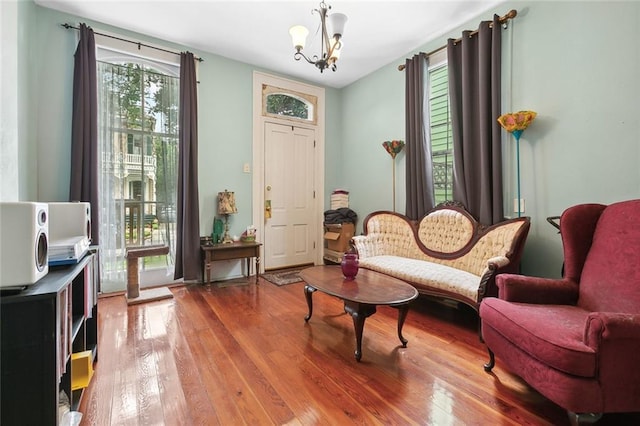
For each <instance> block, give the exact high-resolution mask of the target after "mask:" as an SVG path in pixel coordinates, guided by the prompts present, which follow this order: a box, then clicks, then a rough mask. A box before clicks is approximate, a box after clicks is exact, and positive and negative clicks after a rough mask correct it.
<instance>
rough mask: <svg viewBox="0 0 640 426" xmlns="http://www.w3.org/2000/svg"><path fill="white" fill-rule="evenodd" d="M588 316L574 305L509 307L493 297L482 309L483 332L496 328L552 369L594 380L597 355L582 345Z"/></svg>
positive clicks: (486, 300)
mask: <svg viewBox="0 0 640 426" xmlns="http://www.w3.org/2000/svg"><path fill="white" fill-rule="evenodd" d="M588 315H589V312H587V311H585V310H583V309H581V308H579V307H576V306H571V305H537V304H527V303H510V302H507V301H505V300H502V299H497V298H493V297H488V298H485V299H484V300H483V301H482V304H481V305H480V316H481V317H482V327H483V328H484V327H491V328H493V329H494V332H497V333H499V334H500V335H502V336H503V337H504V338H505V339H506V340H508V341H510V342H511V343H512V344H514V346H517V347H519V348H520V349H521V350H523V351H525V352H527V353H528V354H529V356H531V357H532V358H536V359H538V360H539V361H541V362H542V363H543V364H545V365H548V366H549V367H552V368H555V369H557V370H560V371H563V372H565V373H568V374H572V375H574V376H580V377H589V378H592V377H595V375H596V370H597V359H596V354H595V351H594V350H593V348H591V347H589V346H587V345H585V344H584V343H583V342H584V330H585V324H586V321H587V317H588ZM494 324H495V325H496V327H493V325H494Z"/></svg>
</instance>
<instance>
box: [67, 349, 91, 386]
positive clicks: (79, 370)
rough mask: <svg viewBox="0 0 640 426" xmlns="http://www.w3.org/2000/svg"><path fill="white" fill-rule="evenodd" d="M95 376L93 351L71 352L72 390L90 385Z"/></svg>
mask: <svg viewBox="0 0 640 426" xmlns="http://www.w3.org/2000/svg"><path fill="white" fill-rule="evenodd" d="M91 377H93V355H92V352H91V351H83V352H76V353H73V354H71V390H72V391H74V390H78V389H83V388H86V387H87V386H89V382H90V381H91Z"/></svg>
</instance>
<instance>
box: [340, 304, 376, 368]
mask: <svg viewBox="0 0 640 426" xmlns="http://www.w3.org/2000/svg"><path fill="white" fill-rule="evenodd" d="M344 311H345V312H346V313H348V314H349V315H351V317H352V318H353V328H354V329H355V332H356V352H355V358H356V361H360V359H362V333H363V331H364V320H366V319H367V317H370V316H371V315H373V314H375V313H376V307H375V305H364V304H361V303H357V302H348V301H345V302H344Z"/></svg>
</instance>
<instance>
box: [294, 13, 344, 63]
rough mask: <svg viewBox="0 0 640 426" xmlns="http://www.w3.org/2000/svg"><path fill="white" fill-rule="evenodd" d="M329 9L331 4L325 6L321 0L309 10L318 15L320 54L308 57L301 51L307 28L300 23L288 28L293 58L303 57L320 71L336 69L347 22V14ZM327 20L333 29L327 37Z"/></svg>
mask: <svg viewBox="0 0 640 426" xmlns="http://www.w3.org/2000/svg"><path fill="white" fill-rule="evenodd" d="M329 9H331V6H327V4H326V3H325V2H324V1H322V2H321V3H320V9H313V10H312V11H311V13H313V12H317V13H318V15H320V25H321V31H322V34H321V37H322V40H321V41H322V46H321V48H322V51H321V53H320V56H318V55H313V57H312V58H309V57H307V56H306V55H305V54H304V53H303V52H302V49H304V45H305V42H306V41H307V35H309V30H307V29H306V28H305V27H303V26H302V25H296V26H293V27H291V28H290V29H289V34H291V40H292V41H293V46H294V47H295V49H296V53H294V54H293V57H294V58H295V60H296V61H299V60H300V58H304V59H305V60H306V61H307V62H309V63H310V64H313V65H315V66H316V67H317V68H318V69H319V70H320V72H323V71H324V70H325V69H327V68H329V67H331V70H332V71H335V70H336V68H337V66H336V61H337V60H338V58H339V57H340V52H341V51H342V41H341V39H342V34H343V33H344V24H345V23H346V22H347V15H345V14H343V13H332V14H329V13H328V12H329ZM327 21H329V26H330V29H331V30H332V31H333V36H332V37H331V38H329V32H328V31H327Z"/></svg>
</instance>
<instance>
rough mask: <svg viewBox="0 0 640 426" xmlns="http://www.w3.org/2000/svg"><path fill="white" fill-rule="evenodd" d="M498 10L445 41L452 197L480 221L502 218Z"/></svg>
mask: <svg viewBox="0 0 640 426" xmlns="http://www.w3.org/2000/svg"><path fill="white" fill-rule="evenodd" d="M500 31H501V29H500V21H499V17H498V15H494V18H493V22H492V23H491V22H488V21H487V22H482V23H481V24H480V27H479V28H478V32H477V34H471V31H465V32H463V33H462V37H461V39H460V41H459V42H458V43H455V42H454V41H453V40H449V42H448V43H447V60H448V66H449V95H450V99H451V123H452V127H453V161H454V165H453V175H454V176H453V197H454V199H455V200H456V201H460V202H461V203H462V204H464V206H465V207H466V208H467V210H469V212H470V213H471V214H472V215H473V216H475V217H476V218H477V219H478V221H479V222H480V223H483V224H493V223H497V222H500V221H502V220H503V219H504V218H503V201H502V198H503V197H502V148H501V134H500V125H499V124H498V122H497V121H496V119H497V118H498V117H499V116H500V55H501V33H500Z"/></svg>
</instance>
